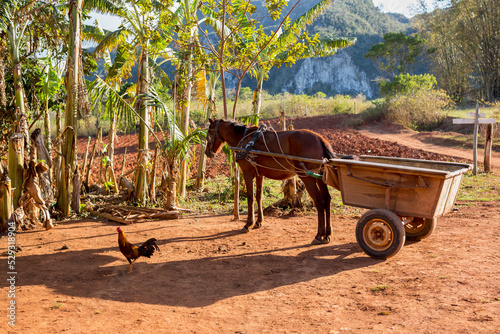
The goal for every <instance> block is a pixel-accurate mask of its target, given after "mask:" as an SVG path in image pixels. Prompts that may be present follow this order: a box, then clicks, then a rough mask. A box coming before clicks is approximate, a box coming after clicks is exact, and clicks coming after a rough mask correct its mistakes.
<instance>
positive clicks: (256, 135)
mask: <svg viewBox="0 0 500 334" xmlns="http://www.w3.org/2000/svg"><path fill="white" fill-rule="evenodd" d="M247 130H248V128H246V129H245V135H244V136H243V138H242V139H241V140H240V142H239V143H238V145H237V146H238V147H241V148H243V146H242V142H243V140H244V139H245V138H246V137H248V136H249V135H251V134H253V138H252V140H251V141H249V142H248V143H247V145H246V146H245V148H244V149H245V151H243V152H236V160H243V159H244V160H247V161H248V162H249V163H250V164H251V165H252V166H254V168H255V170H256V172H257V174H258V175H259V174H260V173H259V171H258V169H257V167H263V168H267V169H271V170H277V171H283V170H285V171H289V172H292V173H295V174H297V175H301V176H311V174H314V173H313V172H312V171H310V170H308V169H307V168H306V167H305V165H304V164H303V163H301V166H302V169H300V168H297V167H295V166H294V165H293V163H292V162H291V161H290V159H289V158H283V159H284V160H286V162H287V163H288V164H289V166H290V167H291V168H289V167H285V166H284V165H283V164H282V163H280V162H279V161H278V159H277V158H276V157H272V158H273V160H274V161H275V162H276V163H277V164H278V165H279V166H281V168H272V167H269V166H266V165H262V164H259V163H257V162H256V161H255V160H254V159H252V157H251V156H250V154H249V151H250V150H252V149H253V147H254V145H255V142H256V141H257V140H258V139H259V138H260V137H261V135H262V140H263V142H264V146H265V147H266V150H267V152H269V153H272V152H271V150H270V149H269V147H268V145H267V142H266V137H265V136H264V132H265V131H266V130H267V127H266V125H265V124H263V125H261V126H260V127H259V129H258V130H257V131H254V132H252V133H249V134H246V131H247ZM271 130H272V131H273V132H274V134H275V136H276V141H277V143H278V147H279V150H280V151H281V154H283V155H285V153H284V152H283V148H282V147H281V141H280V138H279V136H278V133H277V132H276V130H274V128H272V127H271ZM240 145H241V146H240ZM320 170H321V167H319V168H317V169H315V171H320Z"/></svg>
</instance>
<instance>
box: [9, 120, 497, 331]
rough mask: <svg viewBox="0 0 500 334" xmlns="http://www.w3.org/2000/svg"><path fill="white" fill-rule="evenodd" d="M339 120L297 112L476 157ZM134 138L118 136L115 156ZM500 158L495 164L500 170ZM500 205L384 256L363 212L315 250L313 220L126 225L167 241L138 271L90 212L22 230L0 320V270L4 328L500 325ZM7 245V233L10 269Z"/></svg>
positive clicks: (341, 138)
mask: <svg viewBox="0 0 500 334" xmlns="http://www.w3.org/2000/svg"><path fill="white" fill-rule="evenodd" d="M301 122H302V123H301ZM342 124H343V123H342V119H339V118H333V117H323V118H314V119H310V120H307V119H295V120H294V125H295V127H296V128H300V127H311V128H313V129H314V130H316V131H317V132H319V133H321V134H322V135H323V136H325V137H326V138H327V139H328V140H329V141H330V142H332V145H333V147H334V150H335V151H336V152H338V153H347V154H374V155H393V156H409V157H419V158H425V159H436V160H448V159H454V160H456V161H464V160H468V159H470V157H471V156H472V154H471V152H470V151H467V150H457V151H455V150H451V149H449V148H446V147H444V148H443V147H439V146H434V145H432V144H429V143H428V144H426V145H427V146H425V147H418V145H417V144H416V142H414V141H415V140H417V139H416V138H415V137H414V135H415V134H414V133H408V132H407V131H404V130H401V129H399V130H398V129H394V128H387V127H385V126H375V127H374V126H370V127H365V128H363V129H361V130H360V131H353V130H346V129H344V128H343V125H342ZM382 139H383V140H382ZM82 143H83V144H82ZM127 143H128V141H127V140H125V138H124V137H122V138H120V140H119V145H120V147H119V148H117V152H120V150H124V147H125V146H126V145H128V144H127ZM80 145H83V147H85V145H86V143H85V140H81V141H80ZM130 145H132V144H130ZM405 145H407V146H405ZM131 148H132V146H130V147H129V149H128V152H129V153H131V154H130V158H129V159H128V160H130V161H132V160H133V159H132V158H131V157H132V153H133V152H131ZM79 150H80V152H82V150H81V147H80V148H79ZM83 150H84V148H83ZM445 155H446V156H445ZM498 155H499V154H498V153H495V154H494V157H493V158H494V160H493V165H494V166H498V167H497V168H500V164H498V161H499V160H498V159H499V156H498ZM119 157H120V156H119ZM450 157H453V158H450ZM116 161H117V162H118V161H120V163H121V158H117V160H116ZM129 167H130V168H132V167H131V166H129ZM115 168H116V169H118V170H120V169H121V165H118V164H117V166H115ZM126 168H128V167H127V166H126ZM210 170H212V173H214V174H217V173H220V172H221V171H222V165H218V164H217V161H212V162H211V167H210V169H209V171H210ZM496 175H497V174H496ZM499 204H500V203H498V202H490V203H470V202H467V203H457V206H456V209H455V210H454V211H452V212H450V213H448V214H446V215H445V216H443V217H440V218H439V219H438V226H437V228H436V231H435V232H434V233H433V234H432V236H430V237H429V238H428V239H425V240H423V241H420V242H410V241H407V242H406V244H405V247H404V248H403V250H402V251H401V252H400V253H399V254H397V255H396V256H395V257H392V258H390V259H388V260H385V261H383V260H374V259H371V258H369V257H368V256H367V255H366V254H365V253H363V252H362V250H361V248H360V247H359V246H358V244H357V243H356V238H355V232H354V231H355V226H356V222H357V220H358V219H359V216H352V215H345V216H344V215H333V217H332V222H333V227H334V236H333V240H332V242H331V243H330V244H328V245H319V246H318V245H311V241H312V239H313V238H314V235H315V232H316V216H315V215H299V216H294V217H290V216H283V217H280V218H277V217H266V221H265V222H264V226H263V227H262V228H261V229H260V230H255V231H252V232H250V233H248V234H242V233H240V229H241V227H242V226H243V225H244V222H241V221H239V222H235V221H232V216H229V215H213V214H200V213H197V214H187V215H184V216H183V217H182V219H178V220H169V221H145V222H143V223H140V224H134V225H127V226H124V227H123V229H124V231H125V233H126V234H127V237H128V239H129V240H130V241H131V242H134V243H140V242H143V241H145V240H146V239H148V238H151V237H155V238H156V239H158V244H159V247H160V249H161V251H160V252H159V253H157V254H155V255H154V256H153V257H152V258H151V259H144V258H140V259H139V260H138V261H137V262H136V263H135V264H134V266H133V268H134V269H133V272H132V273H128V272H127V271H128V263H127V262H126V260H125V258H124V257H123V255H122V254H121V253H120V251H119V250H118V246H117V233H116V227H117V226H118V224H117V223H113V222H109V221H106V220H100V219H93V218H89V219H84V220H78V221H75V220H73V221H65V222H60V223H59V224H58V225H57V226H56V227H55V228H53V229H52V230H50V231H45V230H42V229H40V230H35V231H28V232H20V233H18V234H17V236H16V242H17V245H19V246H21V247H22V251H20V252H18V254H17V256H16V268H15V269H16V272H17V275H16V282H15V295H16V296H15V302H16V314H15V315H16V318H15V319H16V320H15V321H16V322H15V327H12V326H10V325H9V324H8V321H9V319H8V318H7V317H6V316H3V315H5V313H4V312H5V311H6V309H7V305H8V303H9V302H10V301H11V300H13V299H12V298H10V297H8V295H9V287H8V286H7V284H6V283H5V282H6V279H7V278H8V277H6V276H7V274H6V273H7V271H8V269H3V270H2V271H1V272H2V273H1V274H0V279H1V280H2V282H4V283H3V285H1V287H2V288H1V290H2V291H1V292H0V307H1V309H2V313H1V314H2V318H3V319H2V320H1V321H0V332H19V333H55V332H66V333H102V332H108V333H125V332H146V331H147V332H157V333H373V332H375V331H377V332H381V333H386V332H394V333H500V330H499V328H500V324H499V321H500V319H499V314H500V283H499V281H498V278H499V277H500V252H499V250H500V232H499V231H500V205H499ZM243 218H245V216H244V215H243ZM6 249H7V239H6V238H2V239H1V240H0V252H1V253H2V256H1V257H0V263H1V267H2V268H7V258H6V256H5V254H3V253H4V252H5V251H6Z"/></svg>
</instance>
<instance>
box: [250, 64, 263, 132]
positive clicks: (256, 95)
mask: <svg viewBox="0 0 500 334" xmlns="http://www.w3.org/2000/svg"><path fill="white" fill-rule="evenodd" d="M263 82H264V75H261V74H260V71H259V73H258V74H257V87H256V88H255V90H254V91H253V101H252V105H253V125H255V126H258V125H259V114H260V108H261V105H262V84H263Z"/></svg>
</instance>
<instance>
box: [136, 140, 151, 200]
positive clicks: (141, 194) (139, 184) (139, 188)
mask: <svg viewBox="0 0 500 334" xmlns="http://www.w3.org/2000/svg"><path fill="white" fill-rule="evenodd" d="M137 156H138V159H137V171H136V179H135V189H136V190H135V191H136V196H137V202H139V204H141V205H145V204H146V202H147V191H148V188H147V182H148V180H147V173H146V167H147V163H148V160H149V159H148V151H147V150H139V152H138V154H137Z"/></svg>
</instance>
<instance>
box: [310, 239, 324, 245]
mask: <svg viewBox="0 0 500 334" xmlns="http://www.w3.org/2000/svg"><path fill="white" fill-rule="evenodd" d="M321 244H323V240H321V239H318V238H314V239H313V241H312V242H311V245H321Z"/></svg>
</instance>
